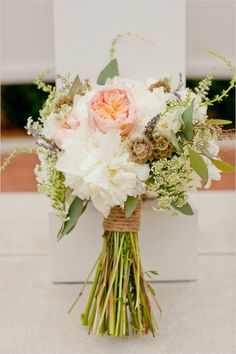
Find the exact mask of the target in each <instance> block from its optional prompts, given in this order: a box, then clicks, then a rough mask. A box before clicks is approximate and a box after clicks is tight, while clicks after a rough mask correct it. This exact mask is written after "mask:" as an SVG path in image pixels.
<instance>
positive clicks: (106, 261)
mask: <svg viewBox="0 0 236 354" xmlns="http://www.w3.org/2000/svg"><path fill="white" fill-rule="evenodd" d="M103 240H104V243H103V249H102V252H101V254H100V257H99V260H98V263H97V268H96V272H95V276H94V281H93V284H92V288H91V291H90V295H89V298H88V302H87V306H86V308H85V312H84V313H83V314H82V315H81V319H82V324H83V325H84V326H88V327H89V333H91V332H93V333H95V334H97V335H98V334H107V335H112V336H122V335H129V334H130V333H132V334H136V333H137V334H139V335H140V336H143V335H145V334H148V333H149V332H151V333H152V334H153V336H154V334H155V332H156V330H157V323H156V320H155V318H154V314H153V311H152V308H151V303H150V300H149V295H148V292H149V293H150V294H151V296H152V297H154V292H153V289H152V288H151V287H150V285H149V284H148V283H147V282H146V280H145V279H144V273H143V269H142V264H141V261H140V254H139V246H138V234H137V233H136V232H115V231H105V233H104V235H103ZM155 302H156V304H157V306H158V308H159V310H160V307H159V305H158V302H157V300H155Z"/></svg>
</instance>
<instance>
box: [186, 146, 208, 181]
mask: <svg viewBox="0 0 236 354" xmlns="http://www.w3.org/2000/svg"><path fill="white" fill-rule="evenodd" d="M189 159H190V163H191V166H192V168H193V169H194V170H195V172H196V173H197V174H198V175H199V176H200V177H201V179H202V180H203V182H204V183H206V182H207V180H208V169H207V166H206V163H205V161H204V160H203V158H202V157H201V156H200V155H199V154H198V153H197V152H196V151H194V150H193V149H191V148H189Z"/></svg>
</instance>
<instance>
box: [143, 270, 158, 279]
mask: <svg viewBox="0 0 236 354" xmlns="http://www.w3.org/2000/svg"><path fill="white" fill-rule="evenodd" d="M144 273H145V274H146V275H147V276H148V278H152V276H153V275H159V273H158V272H157V271H156V270H147V271H146V272H144Z"/></svg>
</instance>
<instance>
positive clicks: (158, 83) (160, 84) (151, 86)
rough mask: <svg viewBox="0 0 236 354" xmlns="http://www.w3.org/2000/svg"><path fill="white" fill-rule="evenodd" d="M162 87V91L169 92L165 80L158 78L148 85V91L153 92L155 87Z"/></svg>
mask: <svg viewBox="0 0 236 354" xmlns="http://www.w3.org/2000/svg"><path fill="white" fill-rule="evenodd" d="M159 87H163V89H164V92H170V91H171V88H170V85H169V83H168V81H167V80H159V81H157V82H154V84H152V85H150V86H149V91H151V92H153V90H154V89H155V88H159Z"/></svg>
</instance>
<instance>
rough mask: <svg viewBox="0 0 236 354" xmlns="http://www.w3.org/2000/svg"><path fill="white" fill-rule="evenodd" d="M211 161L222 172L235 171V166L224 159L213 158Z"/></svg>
mask: <svg viewBox="0 0 236 354" xmlns="http://www.w3.org/2000/svg"><path fill="white" fill-rule="evenodd" d="M211 162H212V163H213V164H214V165H215V166H216V167H217V168H218V170H220V171H222V172H235V168H234V167H233V166H232V165H230V164H229V163H228V162H225V161H223V160H216V159H211Z"/></svg>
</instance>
